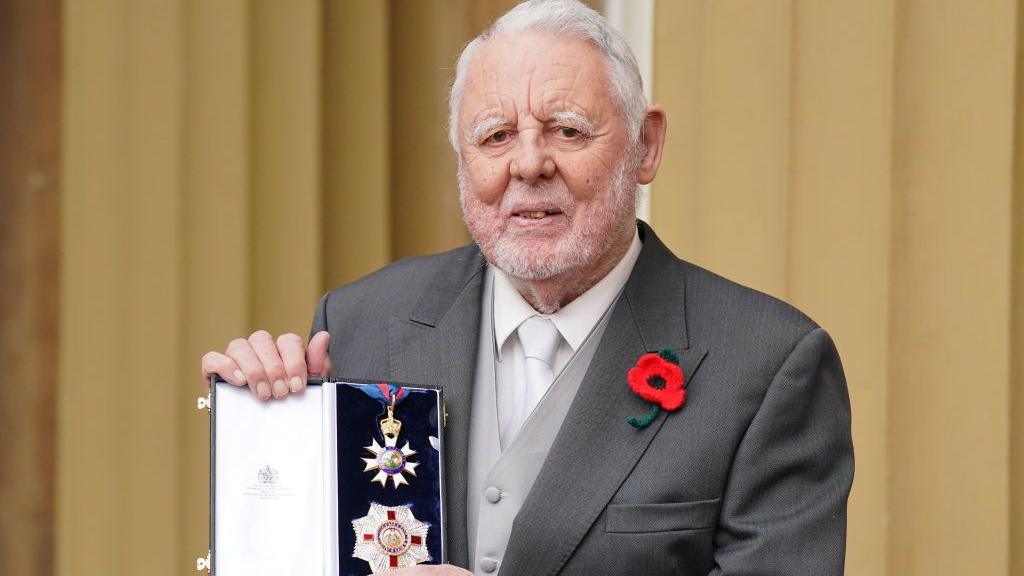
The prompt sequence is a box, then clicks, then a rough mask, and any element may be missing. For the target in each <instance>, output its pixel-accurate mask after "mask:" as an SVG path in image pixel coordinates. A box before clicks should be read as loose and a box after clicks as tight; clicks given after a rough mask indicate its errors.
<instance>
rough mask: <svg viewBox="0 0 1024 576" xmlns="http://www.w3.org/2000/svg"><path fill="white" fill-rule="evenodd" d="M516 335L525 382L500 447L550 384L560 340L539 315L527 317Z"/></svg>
mask: <svg viewBox="0 0 1024 576" xmlns="http://www.w3.org/2000/svg"><path fill="white" fill-rule="evenodd" d="M517 333H518V334H519V343H520V344H521V345H522V346H523V353H524V354H525V356H526V363H525V368H526V370H525V372H526V379H525V382H522V383H521V384H522V385H521V386H520V387H519V390H518V391H517V392H518V393H517V394H515V398H516V406H515V410H514V411H513V417H512V421H511V422H509V428H508V431H507V433H506V434H503V435H502V448H505V447H506V446H508V445H509V444H511V441H512V439H513V438H515V436H516V434H517V433H518V432H519V429H520V428H522V426H523V423H524V422H526V419H527V418H528V417H529V416H530V413H531V412H533V409H534V408H536V407H537V404H538V403H539V402H540V399H541V398H543V397H544V394H546V393H547V391H548V388H550V387H551V383H552V382H554V380H555V374H554V366H555V355H556V354H557V353H558V344H559V342H560V341H561V339H562V336H561V334H559V333H558V328H556V327H555V325H554V324H553V323H552V322H551V320H548V319H547V318H542V317H540V316H531V317H530V318H527V319H526V321H525V322H523V323H522V324H520V325H519V328H518V329H517Z"/></svg>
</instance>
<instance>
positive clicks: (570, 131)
mask: <svg viewBox="0 0 1024 576" xmlns="http://www.w3.org/2000/svg"><path fill="white" fill-rule="evenodd" d="M558 134H559V135H560V136H561V137H562V138H567V139H569V140H575V139H576V138H579V137H580V131H579V130H577V129H575V128H570V127H569V126H560V127H559V128H558Z"/></svg>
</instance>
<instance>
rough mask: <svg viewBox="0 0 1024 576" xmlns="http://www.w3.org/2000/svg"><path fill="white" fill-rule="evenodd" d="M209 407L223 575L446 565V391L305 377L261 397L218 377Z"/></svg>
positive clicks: (202, 563)
mask: <svg viewBox="0 0 1024 576" xmlns="http://www.w3.org/2000/svg"><path fill="white" fill-rule="evenodd" d="M198 406H199V408H200V409H207V410H209V411H210V415H211V424H210V553H209V554H208V555H207V556H206V557H205V558H199V559H198V560H197V561H196V568H197V569H198V570H201V571H203V570H208V571H209V572H211V573H213V574H216V575H218V576H243V575H244V576H263V575H266V576H269V575H274V576H279V575H286V574H288V575H290V574H295V575H303V576H307V575H316V576H319V575H323V576H350V575H364V574H371V573H374V574H376V573H386V572H390V571H393V570H398V569H401V568H405V567H408V566H412V565H414V564H420V563H426V564H441V563H443V562H444V558H445V551H444V523H445V521H444V509H443V508H444V507H443V502H444V498H443V485H444V482H443V478H444V471H443V461H444V459H443V458H442V454H441V450H442V447H443V430H444V404H443V401H442V395H441V390H440V389H438V388H433V387H428V386H418V385H404V384H401V385H400V384H393V383H380V382H365V381H352V380H340V381H321V380H317V379H310V381H309V385H308V386H307V388H306V390H305V392H303V393H302V394H299V395H289V396H288V397H286V398H284V399H281V400H276V399H272V400H269V401H266V402H262V401H260V400H258V399H256V398H255V397H253V395H252V393H251V392H250V391H249V389H248V388H246V387H241V388H240V387H236V386H232V385H231V384H228V383H227V382H225V381H223V380H222V379H220V378H219V377H215V378H214V379H213V380H212V382H211V387H210V394H209V396H207V397H204V398H199V400H198Z"/></svg>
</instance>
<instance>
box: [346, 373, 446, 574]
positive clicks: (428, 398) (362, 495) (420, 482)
mask: <svg viewBox="0 0 1024 576" xmlns="http://www.w3.org/2000/svg"><path fill="white" fill-rule="evenodd" d="M366 386H376V385H375V384H349V383H345V384H340V383H339V385H338V386H337V408H338V426H337V434H338V438H337V450H338V540H339V542H338V543H339V567H340V574H341V575H343V576H349V575H360V576H362V575H365V574H369V573H370V570H369V567H368V565H367V563H366V562H365V561H363V560H361V559H359V558H353V557H352V550H353V546H354V544H355V538H356V535H355V533H354V531H353V529H352V520H354V519H356V518H360V517H362V516H365V515H366V514H367V511H368V510H369V507H370V503H371V502H377V503H379V504H382V505H385V506H410V507H411V510H412V513H413V515H414V516H415V517H416V518H417V519H418V520H420V521H421V522H424V523H426V524H428V525H429V526H430V529H429V532H428V533H427V550H428V551H429V552H430V558H431V559H430V561H429V562H428V563H429V564H440V563H441V562H442V553H441V551H442V544H443V540H444V535H443V525H442V511H441V482H442V479H441V454H440V451H439V450H436V449H434V447H433V446H431V443H430V437H431V436H434V437H435V438H437V439H438V441H437V442H438V446H439V447H440V446H442V444H441V427H440V426H439V414H440V407H441V399H440V391H439V390H435V389H427V388H405V390H406V393H407V394H408V396H407V397H405V398H404V399H402V400H401V402H399V403H398V405H397V407H396V409H395V419H396V420H399V421H401V423H402V430H401V433H400V434H399V436H398V443H397V446H398V448H401V447H403V446H405V442H406V441H408V442H409V444H410V448H412V449H413V450H415V451H416V454H415V455H413V456H412V457H410V461H413V462H416V463H418V464H419V466H418V467H417V468H416V475H415V476H412V475H409V474H407V473H406V474H405V478H406V480H408V482H409V484H408V485H402V486H399V487H397V488H395V487H394V486H393V484H392V482H391V480H390V479H389V480H388V481H387V482H386V485H385V487H381V485H380V484H379V483H377V482H373V481H372V480H373V477H374V474H375V473H376V472H364V471H363V469H364V468H365V466H364V463H363V460H362V458H365V457H372V454H371V453H370V452H368V451H367V450H366V447H367V446H369V445H370V444H371V442H372V440H374V439H376V440H377V443H378V444H381V445H383V444H384V437H383V435H382V434H381V431H380V425H379V423H380V421H381V420H383V419H384V418H386V417H387V407H386V406H385V404H384V403H382V402H381V401H380V400H378V399H376V398H373V397H371V396H370V395H368V394H366V393H365V392H363V391H362V390H361V389H360V387H366Z"/></svg>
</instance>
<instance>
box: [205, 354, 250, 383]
mask: <svg viewBox="0 0 1024 576" xmlns="http://www.w3.org/2000/svg"><path fill="white" fill-rule="evenodd" d="M202 365H203V380H205V381H206V385H207V386H209V385H210V376H211V375H212V374H219V375H220V377H221V378H223V379H224V380H226V381H227V382H228V383H229V384H233V385H235V386H245V374H242V371H241V370H239V369H238V364H236V363H235V361H234V360H232V359H231V358H229V357H227V356H225V355H224V354H221V353H220V352H207V353H206V354H205V355H204V356H203V362H202Z"/></svg>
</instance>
